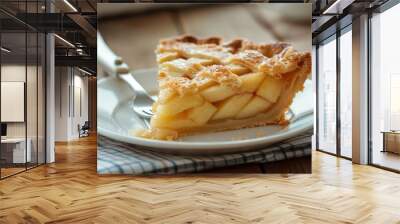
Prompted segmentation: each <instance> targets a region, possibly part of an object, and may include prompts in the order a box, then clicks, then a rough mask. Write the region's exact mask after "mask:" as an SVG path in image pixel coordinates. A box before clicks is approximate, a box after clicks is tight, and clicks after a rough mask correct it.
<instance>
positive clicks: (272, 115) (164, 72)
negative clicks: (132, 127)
mask: <svg viewBox="0 0 400 224" xmlns="http://www.w3.org/2000/svg"><path fill="white" fill-rule="evenodd" d="M156 54H157V61H158V64H159V72H158V80H159V97H158V100H157V101H156V102H155V103H154V105H153V112H154V116H153V117H152V119H151V122H150V123H151V128H150V130H146V131H144V132H141V133H140V135H141V136H142V137H146V138H154V139H167V140H173V139H176V138H177V137H179V136H182V135H188V134H193V133H201V132H215V131H221V130H232V129H240V128H246V127H255V126H262V125H268V124H279V125H286V124H287V123H288V121H287V120H286V119H285V113H286V112H287V110H288V108H289V106H290V104H291V103H292V100H293V97H294V96H295V94H296V93H297V92H299V91H301V90H302V89H303V84H304V81H305V80H306V79H307V77H308V75H309V73H310V71H311V56H310V53H301V52H298V51H296V50H294V49H293V47H291V46H290V45H289V44H286V43H276V44H255V43H253V42H250V41H247V40H241V39H237V40H233V41H231V42H228V43H222V42H221V39H220V38H216V37H211V38H207V39H198V38H196V37H193V36H181V37H177V38H172V39H165V40H161V41H160V43H159V45H158V47H157V50H156ZM305 103H310V102H305Z"/></svg>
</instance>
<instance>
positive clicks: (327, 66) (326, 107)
mask: <svg viewBox="0 0 400 224" xmlns="http://www.w3.org/2000/svg"><path fill="white" fill-rule="evenodd" d="M318 66H319V67H318V75H319V77H318V78H319V79H318V89H319V94H318V98H319V102H318V107H319V108H318V109H319V122H318V126H319V131H318V132H319V134H318V138H319V139H318V147H319V149H321V150H324V151H327V152H331V153H336V40H335V39H333V40H332V41H330V42H328V43H326V44H323V45H320V46H319V48H318Z"/></svg>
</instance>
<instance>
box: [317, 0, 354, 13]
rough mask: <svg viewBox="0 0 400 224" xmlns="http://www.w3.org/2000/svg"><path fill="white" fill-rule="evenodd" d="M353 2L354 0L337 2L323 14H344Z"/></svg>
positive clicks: (337, 0)
mask: <svg viewBox="0 0 400 224" xmlns="http://www.w3.org/2000/svg"><path fill="white" fill-rule="evenodd" d="M353 2H354V0H336V1H335V2H333V4H332V5H330V6H329V7H328V8H327V9H325V10H324V12H323V13H322V14H324V15H326V14H342V13H343V10H344V9H345V8H346V7H347V6H349V5H351V4H352V3H353Z"/></svg>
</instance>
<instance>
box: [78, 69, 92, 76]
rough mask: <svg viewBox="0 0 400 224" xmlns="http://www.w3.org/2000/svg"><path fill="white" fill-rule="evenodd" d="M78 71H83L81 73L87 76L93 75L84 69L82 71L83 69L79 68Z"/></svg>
mask: <svg viewBox="0 0 400 224" xmlns="http://www.w3.org/2000/svg"><path fill="white" fill-rule="evenodd" d="M78 70H79V71H81V72H83V73H85V74H87V75H92V73H90V72H88V71H86V70H83V69H81V68H79V67H78Z"/></svg>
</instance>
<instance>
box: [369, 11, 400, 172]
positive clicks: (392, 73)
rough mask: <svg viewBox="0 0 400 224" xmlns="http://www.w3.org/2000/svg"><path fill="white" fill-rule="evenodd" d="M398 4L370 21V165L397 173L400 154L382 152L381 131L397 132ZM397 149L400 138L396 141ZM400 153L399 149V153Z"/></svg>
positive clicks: (399, 114) (399, 77)
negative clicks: (379, 166)
mask: <svg viewBox="0 0 400 224" xmlns="http://www.w3.org/2000/svg"><path fill="white" fill-rule="evenodd" d="M398 21H400V4H398V5H396V6H394V7H393V8H391V9H389V10H387V11H385V12H383V13H381V14H377V15H374V17H373V18H372V21H371V22H372V30H373V32H372V35H373V36H372V52H373V53H372V80H371V84H372V100H371V108H372V113H371V116H372V117H371V120H372V130H371V131H372V163H374V164H378V165H381V166H385V167H388V168H392V169H396V170H400V155H399V154H396V153H392V152H382V150H383V149H384V145H383V134H382V131H391V130H397V131H398V130H400V105H399V104H400V103H399V94H400V63H399V59H398V58H399V57H398V52H400V45H399V44H398V40H399V39H400V33H399V32H398V31H397V30H396V29H393V27H397V26H398ZM396 142H397V143H396V144H397V147H395V148H397V149H399V148H400V136H399V137H398V140H396ZM399 153H400V150H399Z"/></svg>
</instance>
